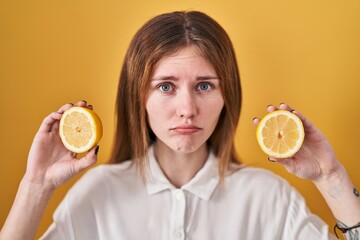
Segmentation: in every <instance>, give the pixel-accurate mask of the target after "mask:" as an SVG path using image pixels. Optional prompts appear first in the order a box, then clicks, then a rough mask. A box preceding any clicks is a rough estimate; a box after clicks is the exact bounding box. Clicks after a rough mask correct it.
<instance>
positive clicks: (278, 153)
mask: <svg viewBox="0 0 360 240" xmlns="http://www.w3.org/2000/svg"><path fill="white" fill-rule="evenodd" d="M256 138H257V141H258V143H259V145H260V147H261V149H262V150H263V151H264V152H265V153H266V154H267V155H269V156H270V157H275V158H288V157H291V156H293V155H294V154H295V153H296V152H297V151H298V150H299V149H300V147H301V145H302V143H303V141H304V138H305V132H304V126H303V123H302V121H301V120H300V118H299V117H298V116H296V115H295V114H293V113H291V112H289V111H285V110H277V111H273V112H270V113H268V114H266V115H265V117H264V118H263V119H261V121H260V123H259V125H258V126H257V128H256Z"/></svg>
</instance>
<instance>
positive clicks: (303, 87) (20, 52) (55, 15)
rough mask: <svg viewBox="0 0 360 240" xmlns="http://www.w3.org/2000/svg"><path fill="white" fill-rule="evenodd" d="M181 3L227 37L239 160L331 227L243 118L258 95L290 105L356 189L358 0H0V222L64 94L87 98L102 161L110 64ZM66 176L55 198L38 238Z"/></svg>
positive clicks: (112, 81)
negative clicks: (236, 81) (237, 102)
mask: <svg viewBox="0 0 360 240" xmlns="http://www.w3.org/2000/svg"><path fill="white" fill-rule="evenodd" d="M186 9H188V10H201V11H204V12H206V13H208V14H209V15H211V16H212V17H213V18H215V19H216V20H218V21H219V22H220V23H221V24H222V26H223V27H224V28H225V29H226V30H227V31H228V33H229V34H230V36H231V38H232V40H233V43H234V45H235V49H236V52H237V56H238V61H239V65H240V72H241V77H242V86H243V91H244V94H243V96H244V98H243V99H244V101H243V111H242V116H241V121H240V127H239V130H238V134H237V138H236V142H237V147H238V150H239V153H240V155H241V157H242V159H243V162H245V163H248V164H251V165H254V166H262V167H265V168H268V169H271V170H273V171H275V172H277V173H279V174H280V175H282V176H284V177H285V178H286V179H288V180H289V181H290V182H291V183H292V184H293V185H294V186H295V187H296V188H297V189H298V190H299V191H300V192H301V193H302V194H303V195H304V196H305V198H306V199H307V201H308V205H309V207H310V209H311V210H312V211H313V212H315V213H316V214H318V215H319V216H320V217H322V218H323V219H324V220H325V221H327V222H328V223H329V224H331V225H332V224H334V219H333V218H332V216H331V213H330V211H329V209H328V208H327V207H326V206H325V203H324V201H323V199H322V197H321V195H320V194H319V193H318V192H317V190H316V189H315V187H314V186H313V185H312V183H311V182H307V181H303V180H299V179H297V178H296V177H293V176H290V175H289V174H288V173H287V172H286V171H285V170H284V169H283V168H282V167H280V166H278V165H276V164H273V163H270V162H268V161H267V158H266V156H265V154H263V153H262V152H261V151H260V148H259V147H258V146H257V143H256V140H255V131H254V127H253V126H252V123H251V120H252V118H253V117H254V116H262V115H263V114H264V113H265V111H264V110H265V107H266V106H267V105H268V104H279V103H280V102H286V103H289V104H291V105H292V106H293V107H294V108H296V109H297V110H298V111H301V112H303V113H304V114H305V115H306V116H307V117H308V118H309V119H311V120H312V121H313V122H314V123H315V124H316V125H317V126H318V128H320V129H321V130H322V131H323V132H324V133H325V135H326V136H327V137H328V139H329V140H330V141H331V142H332V145H333V147H334V149H335V151H336V153H337V156H338V158H339V159H340V160H341V161H342V162H343V164H344V165H345V167H346V168H347V170H348V172H349V174H350V176H351V177H352V179H353V180H354V183H355V185H356V186H358V187H359V188H360V178H359V177H358V174H359V169H360V161H359V148H360V144H359V136H360V127H359V123H360V111H359V104H360V94H359V93H358V92H359V90H360V44H359V43H360V2H359V1H358V0H352V1H351V0H343V1H339V0H301V1H300V0H291V1H289V0H223V1H215V0H206V1H205V0H191V1H190V0H153V1H150V0H142V1H140V0H132V1H123V0H116V1H115V0H107V1H100V0H98V1H94V0H61V1H60V0H46V1H45V0H32V1H25V0H22V1H21V0H0V81H1V87H0V104H1V105H0V114H1V115H0V121H1V124H0V134H1V138H0V153H1V157H0V194H1V195H0V226H2V224H3V223H4V221H5V218H6V216H7V214H8V211H9V209H10V207H11V204H12V201H13V199H14V197H15V194H16V190H17V186H18V184H19V181H20V180H21V178H22V176H23V174H24V171H25V167H26V159H27V152H28V150H29V147H30V145H31V142H32V138H33V136H34V134H35V133H36V131H37V129H38V127H39V125H40V123H41V121H42V119H43V117H45V116H46V115H47V114H48V113H50V112H52V111H55V110H57V109H58V107H60V106H61V105H62V104H63V103H67V102H76V101H78V100H81V99H86V100H88V102H89V103H92V104H93V105H94V107H95V110H96V111H97V113H98V114H99V115H100V116H101V118H102V120H103V124H104V127H105V132H104V137H103V140H102V142H101V144H100V145H101V147H100V153H99V158H100V161H99V162H100V163H103V162H106V160H107V159H108V157H109V154H110V149H111V142H112V137H113V123H114V119H113V115H114V103H115V96H116V89H117V84H118V76H119V72H120V66H121V63H122V59H123V57H124V53H125V50H126V48H127V46H128V44H129V41H130V39H131V37H132V35H133V34H134V33H135V31H136V30H137V29H138V28H139V27H140V26H141V25H142V24H143V23H144V22H145V21H146V20H148V19H149V18H151V17H153V16H155V15H157V14H159V13H163V12H168V11H173V10H186ZM75 180H76V179H74V180H72V181H70V182H69V183H67V184H66V185H64V186H62V187H61V188H60V189H59V190H58V191H57V192H56V193H55V195H54V196H53V198H52V200H51V202H50V203H49V206H48V208H47V211H46V212H45V215H44V218H43V220H42V222H41V226H40V229H39V231H38V236H39V234H41V233H42V232H44V231H45V229H46V228H47V226H48V225H49V224H50V222H51V214H52V212H53V211H54V209H55V207H56V206H57V205H58V203H59V201H60V200H61V199H62V198H63V196H64V194H65V193H66V191H67V189H68V188H69V187H70V186H71V185H72V184H73V183H74V182H75ZM254 191H256V189H254ZM264 201H266V199H264Z"/></svg>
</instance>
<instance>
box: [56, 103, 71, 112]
mask: <svg viewBox="0 0 360 240" xmlns="http://www.w3.org/2000/svg"><path fill="white" fill-rule="evenodd" d="M73 106H74V104H72V103H67V104H65V105H63V106H62V107H61V108H59V110H57V112H58V113H64V112H65V111H66V110H68V109H69V108H71V107H73Z"/></svg>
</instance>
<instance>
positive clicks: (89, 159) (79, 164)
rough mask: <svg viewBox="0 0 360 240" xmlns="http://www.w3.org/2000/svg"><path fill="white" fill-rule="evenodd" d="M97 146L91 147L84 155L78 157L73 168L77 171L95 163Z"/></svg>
mask: <svg viewBox="0 0 360 240" xmlns="http://www.w3.org/2000/svg"><path fill="white" fill-rule="evenodd" d="M99 148H100V147H99V145H98V146H96V147H93V148H92V149H91V150H90V151H89V152H88V153H87V154H86V155H85V156H84V157H82V158H80V159H79V160H77V161H76V162H75V164H76V165H75V166H74V168H75V171H76V172H77V173H78V172H81V171H82V170H84V169H85V168H88V167H90V166H91V165H94V164H95V163H96V161H97V154H98V152H99Z"/></svg>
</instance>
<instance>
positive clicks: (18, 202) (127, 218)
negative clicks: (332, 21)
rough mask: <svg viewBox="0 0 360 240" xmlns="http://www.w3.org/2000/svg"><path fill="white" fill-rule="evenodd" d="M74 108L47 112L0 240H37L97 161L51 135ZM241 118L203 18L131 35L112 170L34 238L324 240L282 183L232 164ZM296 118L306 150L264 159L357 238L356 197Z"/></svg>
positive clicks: (100, 173) (309, 128) (87, 185)
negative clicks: (46, 215)
mask: <svg viewBox="0 0 360 240" xmlns="http://www.w3.org/2000/svg"><path fill="white" fill-rule="evenodd" d="M76 105H78V106H84V107H89V108H92V106H91V105H87V103H86V102H85V101H80V102H78V103H77V104H76ZM70 107H72V105H71V104H66V105H64V106H62V107H61V108H60V109H59V110H58V111H57V112H54V113H51V114H50V115H49V116H48V117H46V118H45V119H44V122H43V123H42V125H41V127H40V129H39V131H38V133H37V134H36V136H35V139H34V142H33V145H32V147H31V150H30V153H29V158H28V165H27V170H26V173H25V176H24V178H23V180H22V182H21V184H20V186H19V190H18V194H17V196H16V199H15V202H14V205H13V207H12V209H11V212H10V214H9V216H8V218H7V220H6V222H5V225H4V226H3V229H2V231H1V235H0V239H29V238H33V237H34V235H35V232H36V229H37V227H38V224H39V221H40V218H41V216H42V213H43V211H44V209H45V206H46V204H47V202H48V200H49V199H50V197H51V195H52V193H53V192H54V190H55V189H56V188H57V187H59V186H60V185H61V184H63V183H64V182H66V181H67V180H69V179H70V178H71V177H73V176H74V175H75V174H77V173H78V172H80V171H82V170H83V169H85V168H87V167H89V166H91V165H92V164H94V163H95V162H96V159H97V157H96V154H97V151H98V150H99V147H96V148H94V149H92V150H90V151H89V152H88V154H87V155H86V156H85V157H83V158H82V159H80V160H76V159H75V156H74V154H72V153H71V152H69V151H68V150H66V149H65V148H64V146H63V145H62V144H61V141H60V138H59V135H58V124H59V120H60V118H61V115H62V113H63V112H64V111H65V110H66V109H68V108H70ZM240 108H241V88H240V78H239V73H238V68H237V63H236V57H235V54H234V50H233V47H232V44H231V42H230V39H229V37H228V35H227V34H226V32H225V31H224V30H223V29H222V28H221V26H220V25H219V24H218V23H217V22H215V21H214V20H213V19H211V18H210V17H209V16H207V15H205V14H203V13H200V12H173V13H167V14H163V15H160V16H157V17H155V18H153V19H151V20H150V21H149V22H147V23H146V24H145V25H144V26H143V27H142V28H141V29H140V30H139V31H138V32H137V33H136V35H135V36H134V38H133V40H132V42H131V44H130V47H129V49H128V52H127V54H126V57H125V60H124V65H123V68H122V71H121V77H120V83H119V89H118V97H117V132H116V138H115V144H114V150H113V154H112V157H111V163H112V164H107V165H102V166H99V167H96V168H93V169H92V170H90V171H89V172H88V173H86V174H85V175H84V177H83V178H82V179H81V180H80V181H79V182H78V183H77V184H75V186H74V187H73V188H72V189H71V190H70V191H69V193H68V194H67V196H66V197H65V199H64V200H63V202H62V203H61V204H60V206H59V207H58V209H57V210H56V212H55V214H54V223H53V224H52V225H51V226H50V228H49V229H48V231H47V232H46V233H45V235H44V236H43V237H42V239H330V238H332V236H331V235H330V234H329V229H328V227H327V226H326V224H325V223H324V222H323V221H321V220H320V219H319V218H318V217H316V216H314V215H313V214H311V213H310V212H309V211H308V210H307V208H306V205H305V201H304V199H303V198H302V197H301V196H300V195H299V193H298V192H297V191H296V190H295V189H293V188H292V187H291V186H289V185H288V184H287V183H286V182H285V181H284V180H282V179H281V178H279V177H277V176H275V175H274V174H272V173H270V172H268V171H266V170H261V169H256V168H250V167H245V166H242V165H240V164H239V163H238V162H237V158H236V155H235V152H234V145H233V144H234V143H233V138H234V133H235V129H236V126H237V123H238V118H239V114H240ZM278 108H280V109H284V110H288V111H293V110H292V108H291V107H290V106H288V105H287V104H280V106H279V107H278ZM276 109H277V108H276V107H275V106H268V107H267V111H274V110H276ZM293 112H294V113H295V114H297V115H298V116H299V117H300V118H301V120H302V121H303V123H304V126H305V132H306V138H305V142H304V144H303V146H302V148H301V149H300V151H299V152H298V153H296V155H294V156H293V157H291V158H289V159H273V158H270V160H272V161H277V162H279V163H281V164H283V165H284V166H285V167H286V169H287V170H288V171H290V172H292V173H294V174H295V175H297V176H299V177H302V178H305V179H309V180H311V181H313V182H314V183H315V185H316V186H317V187H318V189H319V191H320V192H321V193H322V195H323V196H324V198H325V199H326V201H327V203H328V205H329V207H330V208H331V210H332V212H333V214H334V216H335V217H336V219H338V228H342V229H345V230H343V231H344V232H345V235H346V237H347V239H359V234H358V231H359V227H356V224H357V223H358V221H360V199H359V194H358V192H357V191H356V189H355V188H354V186H353V184H352V182H351V180H350V179H349V177H348V175H347V173H346V171H345V169H344V167H343V166H342V165H341V163H340V162H339V161H338V160H337V159H336V157H335V154H334V152H333V150H332V148H331V146H330V144H329V142H328V141H327V140H326V139H325V138H324V136H323V135H322V134H321V133H320V132H319V130H317V129H316V128H315V127H314V126H313V125H312V123H311V122H309V121H308V120H307V119H306V118H305V117H304V116H303V115H301V113H299V112H297V111H293ZM258 121H259V119H257V118H255V119H254V124H255V125H256V124H258ZM349 227H350V228H351V229H350V230H346V228H349Z"/></svg>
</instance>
